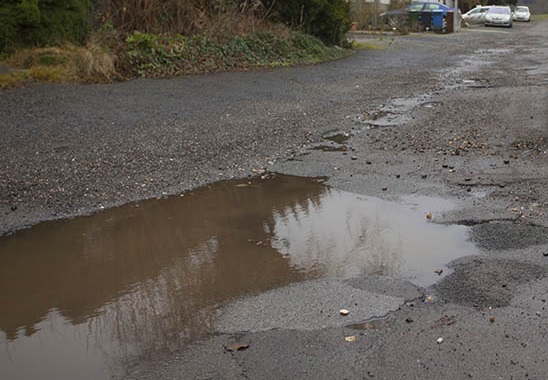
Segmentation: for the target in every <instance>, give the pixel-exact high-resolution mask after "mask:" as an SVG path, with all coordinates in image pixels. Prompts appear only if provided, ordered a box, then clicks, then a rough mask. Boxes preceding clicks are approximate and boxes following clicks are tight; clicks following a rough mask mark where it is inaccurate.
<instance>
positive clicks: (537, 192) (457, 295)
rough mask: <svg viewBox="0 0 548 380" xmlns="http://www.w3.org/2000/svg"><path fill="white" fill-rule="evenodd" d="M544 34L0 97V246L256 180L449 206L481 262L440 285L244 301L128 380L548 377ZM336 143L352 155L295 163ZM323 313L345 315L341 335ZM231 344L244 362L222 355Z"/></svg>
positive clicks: (330, 290)
mask: <svg viewBox="0 0 548 380" xmlns="http://www.w3.org/2000/svg"><path fill="white" fill-rule="evenodd" d="M546 35H548V22H546V21H543V22H532V23H529V24H515V25H514V27H513V28H512V29H498V28H488V29H487V28H485V29H484V28H474V29H470V30H467V29H465V30H463V31H462V32H461V33H456V34H451V35H436V34H421V35H411V36H401V37H393V36H383V37H382V38H379V37H378V36H368V35H356V36H354V37H353V38H356V39H363V40H366V41H368V42H371V43H375V44H379V45H382V46H384V49H382V50H366V51H358V52H357V53H356V54H355V55H353V56H352V57H350V58H347V59H344V60H340V61H336V62H329V63H325V64H322V65H317V66H307V67H298V68H297V67H296V68H286V69H280V70H273V71H260V72H246V73H225V74H216V75H207V76H192V77H183V78H173V79H165V80H138V81H133V82H128V83H117V84H110V85H93V86H64V85H33V86H28V87H25V88H23V89H16V90H8V91H3V92H2V93H1V95H0V112H1V117H0V130H1V131H2V136H3V138H2V139H1V140H0V147H1V149H0V199H1V204H0V215H2V218H1V222H0V233H9V232H11V231H14V230H17V229H19V228H23V227H25V226H28V225H32V224H35V223H37V222H40V221H43V220H48V219H57V218H62V217H72V216H77V215H81V214H86V213H90V212H94V211H96V210H98V209H102V208H106V207H111V206H115V205H118V204H122V203H125V202H127V201H129V200H136V199H143V198H150V197H158V196H162V195H167V194H177V193H180V192H182V191H184V190H186V189H191V188H195V187H198V186H201V185H203V184H206V183H211V182H214V181H216V180H219V179H226V178H234V177H237V178H240V177H245V176H248V175H254V174H256V173H258V172H262V171H263V170H268V171H274V172H281V173H287V174H297V175H308V176H312V175H314V176H315V175H322V176H328V177H329V181H328V182H329V184H330V185H331V186H333V187H336V188H339V189H343V190H348V191H352V192H355V193H359V194H366V195H370V196H377V197H381V198H386V199H398V197H399V196H402V195H407V194H422V195H428V196H443V197H448V198H451V199H455V200H456V201H457V202H458V207H457V208H456V209H455V210H454V211H452V212H448V213H446V214H443V215H435V216H434V222H437V223H457V224H465V225H468V226H472V227H473V228H472V232H473V233H472V238H473V240H474V241H475V242H476V243H477V244H478V246H480V247H481V249H482V254H481V255H477V256H474V257H468V258H462V259H459V260H457V261H456V262H455V263H453V264H452V266H453V269H454V272H453V273H451V274H450V275H448V276H446V277H444V279H443V280H442V281H441V282H439V283H437V284H435V285H434V286H432V287H429V288H426V289H423V288H418V287H416V286H414V285H412V284H410V283H407V282H404V281H402V280H398V279H392V278H385V277H373V278H359V279H351V280H329V281H328V280H318V281H313V282H307V283H300V284H294V285H291V286H290V287H287V288H282V289H277V290H273V291H271V292H267V293H264V294H260V295H257V296H255V297H252V298H249V299H243V300H239V301H237V302H236V303H234V304H229V305H226V308H224V309H222V310H219V316H218V324H217V325H216V331H217V333H216V334H214V335H213V336H212V337H211V338H209V339H207V340H205V341H201V342H198V343H196V344H193V345H192V346H190V347H187V348H185V349H183V350H181V351H180V352H177V353H175V354H171V355H169V356H166V357H160V358H154V360H150V361H147V360H143V361H142V363H140V365H138V366H136V367H135V368H133V369H132V370H131V371H130V373H129V374H128V375H127V376H126V378H127V379H172V378H178V379H289V378H299V379H333V378H341V379H343V378H346V379H363V378H376V379H466V378H476V379H517V378H527V379H539V380H540V379H546V373H547V372H548V362H547V360H548V356H547V355H546V347H548V337H547V331H548V311H547V305H546V298H548V297H547V294H548V278H547V274H548V257H546V253H547V252H548V218H547V216H546V208H547V206H548V190H547V189H548V183H547V182H548V179H547V175H546V173H548V91H547V88H548V63H547V62H548V41H547V39H546ZM339 132H340V133H345V134H348V135H349V136H350V139H349V141H348V142H347V144H348V146H349V148H350V149H349V151H347V152H344V153H343V152H323V151H321V150H311V149H308V148H309V147H310V146H313V145H314V144H321V143H322V142H324V140H323V139H322V137H323V136H325V135H326V134H329V133H339ZM303 300H305V301H306V302H303ZM318 300H324V301H325V302H318ZM329 300H337V301H338V303H339V302H342V301H344V303H346V304H354V305H355V307H354V308H351V309H350V314H349V315H348V316H346V317H344V318H345V319H344V323H342V322H341V318H340V316H339V315H337V313H336V311H337V309H336V308H335V307H334V306H333V305H332V304H331V305H330V304H329ZM303 303H306V305H308V309H307V311H306V313H304V314H303V312H302V305H303ZM260 310H266V312H264V313H258V312H257V311H260ZM328 311H329V312H331V315H330V316H329V317H326V314H329V313H327V312H328ZM491 317H492V318H491ZM368 320H371V321H370V322H364V321H368ZM351 325H354V326H351ZM349 336H354V337H355V340H354V341H350V342H349V341H347V340H345V337H349ZM234 343H236V344H240V345H241V344H245V345H247V344H249V347H248V348H246V349H242V350H234V351H231V352H230V351H227V350H226V349H225V347H232V348H236V347H239V346H231V344H234ZM241 348H244V347H241Z"/></svg>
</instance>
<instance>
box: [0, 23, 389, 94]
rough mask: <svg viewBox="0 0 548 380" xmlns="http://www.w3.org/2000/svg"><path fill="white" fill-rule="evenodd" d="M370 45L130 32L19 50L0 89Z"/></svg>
mask: <svg viewBox="0 0 548 380" xmlns="http://www.w3.org/2000/svg"><path fill="white" fill-rule="evenodd" d="M380 48H381V47H380V46H379V45H375V44H369V43H368V44H365V43H359V44H355V43H352V44H350V43H349V44H348V47H347V48H340V47H336V46H326V45H325V44H323V43H322V42H321V41H320V40H319V39H317V38H315V37H313V36H310V35H307V34H302V33H289V34H285V35H284V34H280V35H276V34H274V33H269V32H261V33H255V34H252V35H246V36H232V37H229V38H224V39H214V38H212V37H209V36H205V35H204V36H191V37H184V36H181V35H177V36H174V37H166V36H158V35H153V34H146V33H140V32H135V33H133V34H131V35H129V36H127V37H126V38H125V40H124V41H123V43H118V44H117V45H116V47H115V48H112V49H105V48H101V47H100V46H99V45H97V44H95V45H89V46H84V47H77V46H74V45H63V46H61V47H49V48H42V49H24V50H20V51H17V52H16V53H15V54H13V55H11V56H10V57H7V58H5V59H4V60H3V61H2V60H0V64H2V63H3V64H5V65H6V66H8V67H11V68H16V69H17V71H12V72H10V73H8V74H3V75H0V88H11V87H15V86H19V85H22V84H25V83H28V82H31V81H32V82H57V83H83V82H85V83H89V82H108V81H112V80H114V79H116V80H125V79H129V78H135V77H149V78H159V77H170V76H178V75H187V74H205V73H211V72H220V71H243V70H251V69H260V68H275V67H287V66H294V65H307V64H315V63H320V62H325V61H330V60H335V59H339V58H344V57H347V56H349V55H351V54H353V52H354V50H353V49H380Z"/></svg>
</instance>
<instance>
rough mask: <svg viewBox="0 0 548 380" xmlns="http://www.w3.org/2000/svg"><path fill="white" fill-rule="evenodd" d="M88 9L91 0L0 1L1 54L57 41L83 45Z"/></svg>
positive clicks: (87, 25)
mask: <svg viewBox="0 0 548 380" xmlns="http://www.w3.org/2000/svg"><path fill="white" fill-rule="evenodd" d="M91 6H92V0H63V1H59V0H2V1H1V2H0V53H9V52H12V51H13V50H15V48H17V47H32V46H34V47H40V46H46V45H51V44H54V43H59V42H60V41H63V42H66V41H70V42H74V43H81V42H83V41H84V38H85V37H86V35H87V33H88V31H89V20H90V17H91V13H90V11H91Z"/></svg>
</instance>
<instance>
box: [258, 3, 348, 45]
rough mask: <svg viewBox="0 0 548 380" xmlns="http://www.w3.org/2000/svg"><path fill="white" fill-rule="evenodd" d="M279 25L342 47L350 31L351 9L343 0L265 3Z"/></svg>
mask: <svg viewBox="0 0 548 380" xmlns="http://www.w3.org/2000/svg"><path fill="white" fill-rule="evenodd" d="M264 4H265V7H266V8H272V10H273V11H275V13H274V16H275V17H276V19H277V20H278V21H280V22H283V23H285V24H287V25H289V26H290V27H292V28H296V29H298V30H301V31H303V32H304V33H307V34H311V35H313V36H316V37H318V38H319V39H321V40H322V41H323V42H325V43H327V44H335V45H339V46H340V45H342V44H343V42H344V39H345V38H344V35H345V33H346V32H347V31H348V30H349V29H350V20H349V17H348V14H349V11H350V8H349V4H348V2H347V1H345V0H265V1H264Z"/></svg>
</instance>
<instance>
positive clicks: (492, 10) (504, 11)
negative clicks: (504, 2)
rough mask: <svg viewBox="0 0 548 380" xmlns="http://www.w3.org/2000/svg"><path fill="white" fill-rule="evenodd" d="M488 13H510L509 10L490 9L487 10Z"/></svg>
mask: <svg viewBox="0 0 548 380" xmlns="http://www.w3.org/2000/svg"><path fill="white" fill-rule="evenodd" d="M489 13H497V14H508V13H510V8H491V9H489Z"/></svg>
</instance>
